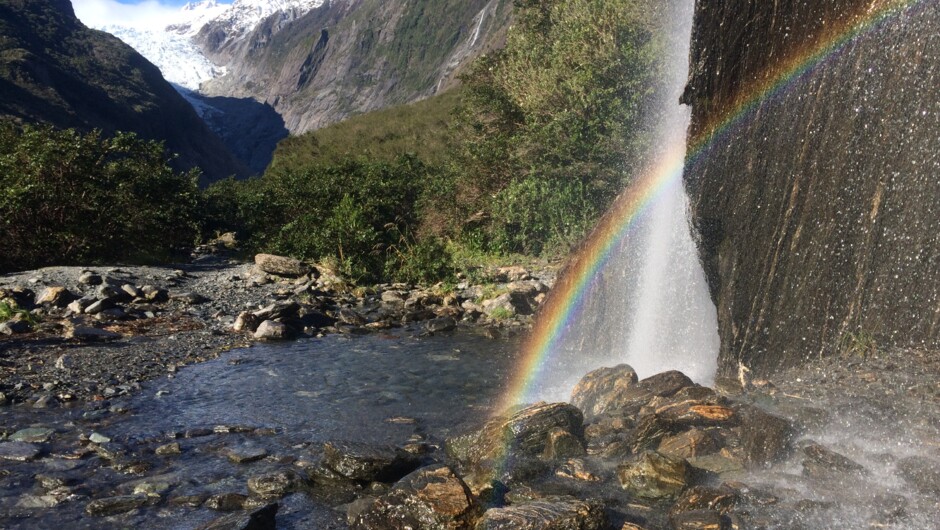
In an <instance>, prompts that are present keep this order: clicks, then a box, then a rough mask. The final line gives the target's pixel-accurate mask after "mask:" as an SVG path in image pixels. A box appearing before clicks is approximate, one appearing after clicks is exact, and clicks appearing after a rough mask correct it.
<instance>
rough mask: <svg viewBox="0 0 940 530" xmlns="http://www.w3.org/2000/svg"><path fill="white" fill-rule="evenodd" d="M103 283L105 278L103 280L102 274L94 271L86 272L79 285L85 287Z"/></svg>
mask: <svg viewBox="0 0 940 530" xmlns="http://www.w3.org/2000/svg"><path fill="white" fill-rule="evenodd" d="M102 282H104V278H102V277H101V275H100V274H97V273H94V272H92V271H84V272H82V274H81V275H80V276H79V277H78V283H80V284H83V285H101V284H102Z"/></svg>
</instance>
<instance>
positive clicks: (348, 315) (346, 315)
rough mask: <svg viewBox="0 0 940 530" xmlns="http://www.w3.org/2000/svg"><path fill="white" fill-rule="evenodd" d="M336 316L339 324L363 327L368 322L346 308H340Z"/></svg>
mask: <svg viewBox="0 0 940 530" xmlns="http://www.w3.org/2000/svg"><path fill="white" fill-rule="evenodd" d="M338 316H339V321H340V322H342V323H344V324H349V325H351V326H365V325H366V324H367V323H368V322H369V321H368V320H366V317H364V316H362V315H360V314H359V313H357V312H356V311H354V310H352V309H349V308H347V307H344V308H341V309H340V310H339V314H338Z"/></svg>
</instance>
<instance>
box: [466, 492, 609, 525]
mask: <svg viewBox="0 0 940 530" xmlns="http://www.w3.org/2000/svg"><path fill="white" fill-rule="evenodd" d="M608 526H609V523H608V520H607V516H606V514H605V512H604V506H603V504H602V503H600V502H599V501H593V500H587V501H585V500H580V499H575V498H573V497H546V498H545V499H541V500H537V501H532V502H528V503H522V504H515V505H512V506H507V507H504V508H491V509H489V510H487V511H486V513H484V514H483V517H482V518H481V519H480V521H479V522H478V523H477V526H476V530H601V529H606V528H608Z"/></svg>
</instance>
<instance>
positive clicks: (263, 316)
mask: <svg viewBox="0 0 940 530" xmlns="http://www.w3.org/2000/svg"><path fill="white" fill-rule="evenodd" d="M299 309H300V304H298V303H297V302H294V301H292V300H282V301H277V302H274V303H273V304H271V305H268V306H266V307H264V308H262V309H259V310H257V311H255V312H254V313H253V315H254V316H255V317H257V318H258V321H259V322H261V321H264V320H280V319H283V318H294V317H296V316H297V310H299Z"/></svg>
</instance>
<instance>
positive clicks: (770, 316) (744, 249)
mask: <svg viewBox="0 0 940 530" xmlns="http://www.w3.org/2000/svg"><path fill="white" fill-rule="evenodd" d="M695 27H696V30H695V37H694V42H693V52H692V67H693V73H692V78H691V80H690V84H689V87H688V89H687V91H686V96H685V99H686V101H687V102H689V103H691V104H692V107H693V125H692V133H691V137H692V139H693V140H692V141H693V142H695V143H702V142H704V143H705V144H706V146H707V147H706V149H705V151H704V153H703V155H702V156H700V157H697V158H696V159H695V163H694V165H693V166H692V167H691V169H690V170H689V171H688V172H687V174H686V181H687V185H688V188H689V191H690V195H691V201H692V211H693V216H694V219H695V224H696V228H697V230H698V232H699V235H700V236H701V250H702V254H703V258H704V261H705V266H706V272H707V275H708V279H709V283H710V286H711V289H712V295H713V298H714V300H715V302H716V304H717V307H718V318H719V326H720V334H721V342H722V349H721V354H720V355H721V358H722V361H723V365H724V366H725V367H726V368H728V369H731V368H735V369H736V368H737V361H742V362H744V363H745V364H747V365H752V366H754V367H757V368H759V369H770V368H774V367H776V366H780V365H785V364H794V363H796V362H799V361H801V360H805V359H806V358H811V357H818V356H819V355H823V354H826V353H832V352H834V351H839V350H841V351H843V352H845V351H858V352H862V353H864V352H865V351H866V350H870V349H872V348H873V347H875V346H877V347H878V348H879V349H884V348H888V347H891V346H898V347H903V346H911V345H914V346H918V347H922V346H930V345H935V344H937V342H938V341H940V283H938V282H937V278H940V210H938V209H937V198H938V197H940V179H937V175H938V173H940V157H938V153H940V122H938V120H937V116H940V99H938V98H937V91H936V87H937V86H938V85H940V55H938V54H937V53H936V50H937V49H938V46H940V11H938V10H937V9H935V8H934V7H928V3H922V2H868V1H862V0H827V1H824V2H813V3H806V2H769V3H754V2H750V1H748V0H727V1H724V2H720V3H715V2H704V1H700V2H698V12H697V16H696V22H695ZM807 66H809V67H810V68H807ZM778 82H779V83H778ZM741 109H749V110H747V111H746V112H740V111H741ZM729 117H730V118H732V122H731V125H730V126H727V127H726V126H724V123H726V121H727V120H728V119H729Z"/></svg>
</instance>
